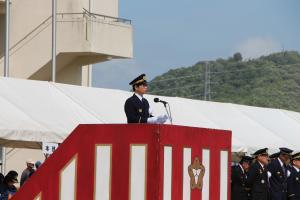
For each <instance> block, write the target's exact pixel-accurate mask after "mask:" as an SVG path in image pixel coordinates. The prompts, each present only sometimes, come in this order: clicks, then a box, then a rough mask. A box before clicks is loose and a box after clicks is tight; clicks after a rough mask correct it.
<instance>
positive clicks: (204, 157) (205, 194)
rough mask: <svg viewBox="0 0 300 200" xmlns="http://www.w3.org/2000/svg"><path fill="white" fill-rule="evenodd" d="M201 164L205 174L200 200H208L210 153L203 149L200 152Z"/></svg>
mask: <svg viewBox="0 0 300 200" xmlns="http://www.w3.org/2000/svg"><path fill="white" fill-rule="evenodd" d="M202 164H203V165H204V167H205V174H204V178H203V187H202V200H209V184H210V182H209V178H210V151H209V149H203V151H202Z"/></svg>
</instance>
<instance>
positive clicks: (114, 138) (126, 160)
mask: <svg viewBox="0 0 300 200" xmlns="http://www.w3.org/2000/svg"><path fill="white" fill-rule="evenodd" d="M97 144H111V145H112V177H111V179H112V180H111V200H127V199H129V195H130V194H129V171H130V170H129V165H130V145H132V144H147V183H146V184H147V187H146V190H147V191H146V196H147V199H148V200H157V199H158V200H162V197H163V149H164V146H165V145H169V146H172V165H173V171H172V200H182V187H183V185H182V180H183V173H182V172H183V148H184V147H191V148H192V161H193V159H194V156H199V158H200V159H202V149H203V148H208V149H210V152H211V161H210V162H211V163H210V166H211V167H210V171H211V173H212V175H211V176H210V200H217V199H219V195H220V184H219V176H220V168H219V165H218V164H216V163H218V162H220V150H227V151H228V155H231V152H230V149H231V133H230V132H229V131H222V130H211V129H202V128H191V127H183V126H171V125H148V124H143V125H139V124H123V125H116V124H115V125H108V124H105V125H80V126H78V127H77V128H76V129H75V130H74V131H73V133H72V134H71V135H70V136H69V137H68V138H67V139H66V140H65V141H64V142H63V144H61V145H60V147H59V148H58V149H57V150H56V151H55V152H54V154H53V155H51V156H50V157H49V158H48V159H47V161H46V162H45V163H44V164H43V165H42V166H41V167H40V168H39V169H38V170H37V172H36V173H35V174H33V176H32V177H31V178H30V179H29V180H28V181H27V182H26V183H25V185H24V186H23V187H21V188H20V190H19V191H18V192H17V194H16V195H15V196H14V197H13V200H18V199H20V200H32V199H34V197H36V196H37V195H38V194H39V193H40V192H42V200H58V199H59V188H60V185H59V182H60V171H61V170H62V169H63V168H64V167H65V166H66V165H67V164H68V162H69V161H70V160H71V159H72V158H74V157H77V185H76V187H77V193H76V197H77V198H76V199H77V200H87V199H94V181H95V178H94V176H95V174H94V173H95V169H94V168H95V162H96V160H95V149H96V145H97ZM229 159H230V156H229ZM229 161H230V160H229ZM228 165H230V163H229V164H228ZM228 169H230V167H229V168H228ZM184 170H187V169H184ZM229 175H230V171H229ZM229 183H230V182H228V185H229V186H230V184H229ZM229 192H230V187H229V188H228V195H230V194H229ZM191 196H192V200H194V199H197V200H199V199H201V193H200V192H199V191H196V190H193V191H192V192H191ZM229 197H230V196H229Z"/></svg>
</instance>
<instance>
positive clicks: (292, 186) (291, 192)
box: [287, 167, 300, 200]
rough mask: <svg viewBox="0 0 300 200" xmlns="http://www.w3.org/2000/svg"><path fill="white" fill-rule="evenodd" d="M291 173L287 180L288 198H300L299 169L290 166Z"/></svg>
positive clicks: (289, 199) (294, 199) (290, 199)
mask: <svg viewBox="0 0 300 200" xmlns="http://www.w3.org/2000/svg"><path fill="white" fill-rule="evenodd" d="M289 169H290V172H291V175H290V176H289V177H288V180H287V187H288V200H300V171H299V172H297V170H296V169H295V168H294V167H290V168H289Z"/></svg>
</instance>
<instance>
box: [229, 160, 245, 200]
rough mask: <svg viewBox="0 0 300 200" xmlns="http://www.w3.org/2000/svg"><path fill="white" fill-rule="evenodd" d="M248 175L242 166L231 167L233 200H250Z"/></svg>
mask: <svg viewBox="0 0 300 200" xmlns="http://www.w3.org/2000/svg"><path fill="white" fill-rule="evenodd" d="M246 179H247V175H246V173H245V172H244V171H243V170H242V168H241V166H240V165H236V166H232V167H231V200H248V195H249V194H248V191H247V190H246Z"/></svg>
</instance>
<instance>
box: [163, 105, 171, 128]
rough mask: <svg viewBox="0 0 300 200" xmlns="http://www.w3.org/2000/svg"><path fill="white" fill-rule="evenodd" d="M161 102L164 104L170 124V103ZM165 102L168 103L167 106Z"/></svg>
mask: <svg viewBox="0 0 300 200" xmlns="http://www.w3.org/2000/svg"><path fill="white" fill-rule="evenodd" d="M163 104H164V107H165V109H166V112H167V115H168V118H169V119H170V122H171V124H173V120H172V115H171V108H170V104H169V103H167V102H166V103H165V102H163ZM167 104H168V107H167Z"/></svg>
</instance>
